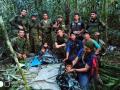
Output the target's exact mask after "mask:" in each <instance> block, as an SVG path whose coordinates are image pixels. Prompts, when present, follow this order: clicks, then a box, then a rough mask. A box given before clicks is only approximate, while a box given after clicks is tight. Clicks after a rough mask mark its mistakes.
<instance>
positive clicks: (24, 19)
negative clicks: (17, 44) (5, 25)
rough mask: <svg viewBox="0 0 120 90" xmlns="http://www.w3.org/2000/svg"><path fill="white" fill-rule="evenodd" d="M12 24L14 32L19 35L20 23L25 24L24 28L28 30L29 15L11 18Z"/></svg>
mask: <svg viewBox="0 0 120 90" xmlns="http://www.w3.org/2000/svg"><path fill="white" fill-rule="evenodd" d="M10 24H11V26H12V33H13V35H14V36H17V33H18V30H19V27H18V26H19V25H20V26H23V28H24V30H25V31H26V32H27V31H28V30H27V27H28V19H27V17H24V16H23V17H22V16H15V17H14V18H12V19H11V20H10Z"/></svg>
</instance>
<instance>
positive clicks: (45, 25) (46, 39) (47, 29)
mask: <svg viewBox="0 0 120 90" xmlns="http://www.w3.org/2000/svg"><path fill="white" fill-rule="evenodd" d="M40 24H41V29H42V44H44V43H47V44H48V45H49V46H50V47H51V48H52V45H53V43H52V35H51V33H52V30H51V28H52V21H51V19H49V18H48V14H47V13H44V14H43V20H41V22H40Z"/></svg>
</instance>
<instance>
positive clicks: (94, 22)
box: [86, 11, 104, 38]
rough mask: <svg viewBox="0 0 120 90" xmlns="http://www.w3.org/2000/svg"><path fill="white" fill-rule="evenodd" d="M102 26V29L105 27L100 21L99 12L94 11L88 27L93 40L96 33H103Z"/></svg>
mask: <svg viewBox="0 0 120 90" xmlns="http://www.w3.org/2000/svg"><path fill="white" fill-rule="evenodd" d="M101 26H102V28H103V27H104V25H103V24H102V23H101V22H100V20H99V19H98V15H97V12H96V11H92V12H91V16H90V20H89V22H88V24H87V27H86V29H87V31H88V33H89V34H90V35H91V36H92V38H93V36H94V33H95V32H100V31H101V30H100V29H102V28H101Z"/></svg>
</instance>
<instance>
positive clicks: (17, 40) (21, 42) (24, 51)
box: [11, 29, 28, 59]
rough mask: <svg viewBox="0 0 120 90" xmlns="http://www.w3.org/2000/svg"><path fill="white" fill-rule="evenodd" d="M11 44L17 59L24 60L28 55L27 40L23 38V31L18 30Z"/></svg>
mask: <svg viewBox="0 0 120 90" xmlns="http://www.w3.org/2000/svg"><path fill="white" fill-rule="evenodd" d="M11 42H12V46H13V49H14V50H15V52H16V54H17V56H18V58H19V59H25V58H26V57H27V55H28V48H27V46H28V43H27V39H26V38H25V31H24V30H22V29H20V30H19V31H18V36H17V37H14V38H13V39H12V40H11Z"/></svg>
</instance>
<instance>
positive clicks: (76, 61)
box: [10, 10, 105, 90]
mask: <svg viewBox="0 0 120 90" xmlns="http://www.w3.org/2000/svg"><path fill="white" fill-rule="evenodd" d="M27 13H28V12H27V11H26V10H22V11H21V12H20V15H18V16H15V17H14V18H12V19H11V20H10V24H11V26H12V32H13V35H14V36H15V38H13V39H12V40H11V42H12V45H13V48H14V50H15V52H16V54H17V56H18V58H19V59H25V58H26V57H27V56H28V55H29V53H35V54H38V52H39V51H40V50H41V51H42V52H43V53H44V52H45V50H46V49H50V50H51V51H53V52H54V53H55V54H56V55H57V57H58V58H60V59H62V60H63V62H64V63H66V64H65V65H66V72H67V73H72V72H76V73H77V74H78V81H79V83H80V86H81V88H82V90H88V89H89V81H90V78H89V76H90V72H91V71H93V70H92V67H93V66H94V67H97V69H96V72H97V73H96V75H95V76H97V77H99V73H98V67H99V64H100V58H99V57H100V54H101V50H102V47H103V46H104V45H105V43H104V42H103V41H102V40H101V39H100V31H101V26H102V23H101V22H100V20H99V19H98V17H97V13H96V11H93V12H91V15H90V20H89V21H88V23H87V25H86V24H84V22H83V20H82V19H81V16H80V15H79V13H75V14H74V20H73V21H72V22H71V24H70V25H69V26H70V27H69V28H67V27H66V25H65V23H64V19H63V17H62V16H61V15H59V16H58V17H57V19H56V20H55V21H54V22H52V21H51V19H50V18H49V16H48V14H47V12H44V13H43V19H42V20H41V21H40V20H39V18H38V15H37V14H33V15H32V16H31V18H30V19H28V18H27V17H26V16H27ZM69 64H71V65H69ZM93 64H94V65H93Z"/></svg>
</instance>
